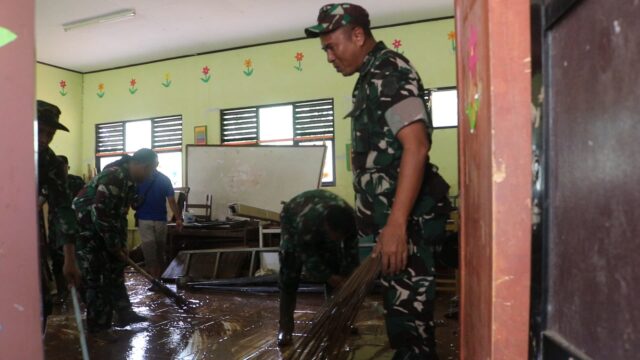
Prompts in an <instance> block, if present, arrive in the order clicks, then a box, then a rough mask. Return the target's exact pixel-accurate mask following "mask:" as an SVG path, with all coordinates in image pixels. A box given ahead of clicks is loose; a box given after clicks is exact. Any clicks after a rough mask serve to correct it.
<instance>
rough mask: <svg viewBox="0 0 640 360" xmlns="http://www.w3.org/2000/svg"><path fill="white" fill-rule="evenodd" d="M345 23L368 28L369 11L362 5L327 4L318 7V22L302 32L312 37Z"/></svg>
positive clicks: (369, 24) (369, 23)
mask: <svg viewBox="0 0 640 360" xmlns="http://www.w3.org/2000/svg"><path fill="white" fill-rule="evenodd" d="M345 25H354V26H360V27H362V28H363V29H369V28H370V26H371V22H370V21H369V13H368V12H367V10H365V9H364V8H363V7H362V6H359V5H355V4H350V3H339V4H327V5H325V6H323V7H321V8H320V12H319V13H318V24H317V25H314V26H310V27H308V28H306V29H304V33H305V34H306V35H307V37H311V38H313V37H318V36H320V35H322V34H327V33H330V32H332V31H334V30H336V29H339V28H340V27H342V26H345Z"/></svg>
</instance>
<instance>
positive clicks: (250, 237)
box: [167, 221, 258, 259]
mask: <svg viewBox="0 0 640 360" xmlns="http://www.w3.org/2000/svg"><path fill="white" fill-rule="evenodd" d="M257 244H258V223H257V222H254V221H248V222H244V223H242V224H234V225H232V226H229V227H215V228H214V227H201V226H192V225H185V226H184V227H183V228H182V231H178V230H177V229H176V225H175V224H168V229H167V256H168V259H173V258H174V257H175V256H176V255H177V254H178V252H179V251H182V250H201V249H216V248H226V247H238V246H245V247H247V246H256V245H257Z"/></svg>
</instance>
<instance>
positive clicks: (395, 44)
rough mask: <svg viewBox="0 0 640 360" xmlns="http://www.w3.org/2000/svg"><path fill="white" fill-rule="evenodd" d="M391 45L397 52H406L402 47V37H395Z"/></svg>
mask: <svg viewBox="0 0 640 360" xmlns="http://www.w3.org/2000/svg"><path fill="white" fill-rule="evenodd" d="M391 45H392V46H393V49H394V50H395V51H396V52H399V53H400V54H404V51H401V50H400V48H401V47H402V40H400V39H395V40H393V42H392V43H391Z"/></svg>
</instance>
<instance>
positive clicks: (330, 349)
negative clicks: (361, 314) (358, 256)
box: [286, 256, 382, 360]
mask: <svg viewBox="0 0 640 360" xmlns="http://www.w3.org/2000/svg"><path fill="white" fill-rule="evenodd" d="M381 267H382V266H381V262H380V257H372V256H369V257H367V258H366V259H365V260H364V261H363V262H362V264H360V266H359V267H358V268H357V269H356V270H355V271H354V272H353V274H351V276H350V277H349V279H347V281H346V282H345V283H344V284H343V285H342V287H341V288H340V289H338V291H337V293H336V294H335V295H334V296H333V297H332V298H331V299H329V301H328V302H327V303H326V304H325V305H324V306H323V307H322V308H321V309H320V311H318V313H317V314H316V315H315V316H314V318H313V320H312V322H311V325H310V326H309V327H308V328H307V329H305V330H304V331H303V333H302V339H301V340H300V341H299V342H298V343H297V344H296V345H295V346H294V347H293V349H292V351H291V352H289V353H288V354H287V355H288V356H287V357H286V358H287V359H288V360H302V359H305V360H312V359H344V358H346V357H347V355H348V354H347V353H346V352H345V343H346V341H347V338H348V334H349V333H350V327H351V325H352V324H353V321H354V320H355V317H356V315H357V314H358V308H359V307H360V305H362V303H363V302H364V299H365V297H366V296H367V294H368V293H369V291H370V290H371V287H372V286H373V282H374V281H375V280H376V279H377V278H378V274H379V273H380V269H381Z"/></svg>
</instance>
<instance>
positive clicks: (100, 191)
mask: <svg viewBox="0 0 640 360" xmlns="http://www.w3.org/2000/svg"><path fill="white" fill-rule="evenodd" d="M125 186H126V180H125V179H124V178H120V177H119V176H118V174H117V172H116V171H111V172H110V175H109V176H104V177H102V178H101V179H99V180H98V183H97V184H96V194H95V199H94V206H93V207H92V208H91V220H92V222H93V225H94V227H95V229H96V231H97V232H98V234H99V235H100V237H101V238H102V239H103V240H104V242H105V245H106V246H107V249H116V248H119V247H121V246H122V244H121V242H122V234H121V227H122V224H121V220H122V219H121V216H119V210H120V209H118V208H117V207H118V204H119V201H118V199H119V198H120V197H122V196H124V195H125V194H123V191H122V189H124V188H125Z"/></svg>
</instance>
